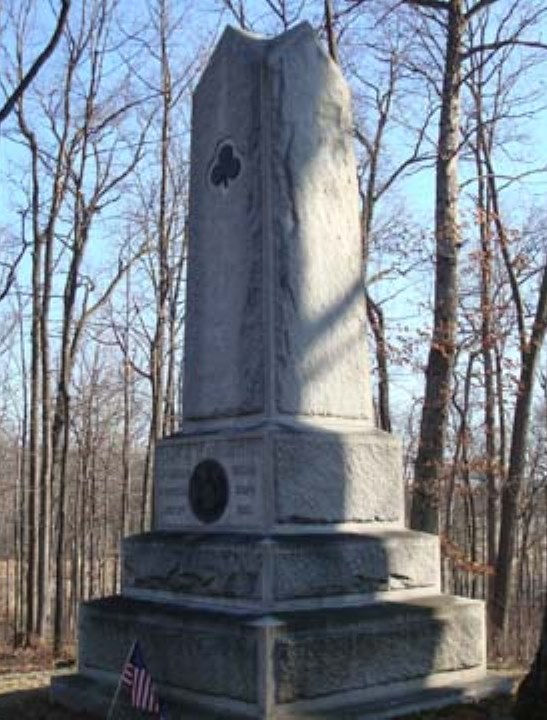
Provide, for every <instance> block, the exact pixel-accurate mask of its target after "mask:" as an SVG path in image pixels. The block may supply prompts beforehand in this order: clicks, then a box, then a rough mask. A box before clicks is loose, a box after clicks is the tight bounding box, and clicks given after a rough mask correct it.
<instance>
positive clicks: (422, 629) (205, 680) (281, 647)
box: [53, 596, 485, 719]
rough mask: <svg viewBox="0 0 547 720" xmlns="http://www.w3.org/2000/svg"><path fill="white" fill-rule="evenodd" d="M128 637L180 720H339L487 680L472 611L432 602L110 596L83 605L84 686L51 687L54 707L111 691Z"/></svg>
mask: <svg viewBox="0 0 547 720" xmlns="http://www.w3.org/2000/svg"><path fill="white" fill-rule="evenodd" d="M135 637H137V638H138V639H139V641H140V642H141V643H142V646H143V647H144V648H145V653H146V659H147V664H148V666H149V668H150V671H151V673H152V675H153V676H154V678H155V679H156V682H157V685H158V688H159V692H160V695H161V696H162V697H163V698H164V699H165V700H166V702H167V703H168V705H169V707H171V705H173V706H174V707H175V708H179V710H177V711H176V712H179V715H178V716H177V715H176V714H175V715H174V717H175V718H176V717H181V718H183V717H185V715H184V712H186V710H185V709H184V708H185V706H186V707H193V708H201V709H202V710H204V711H207V712H209V713H213V714H214V716H216V717H219V718H222V717H230V716H233V717H242V718H243V717H249V718H263V719H266V718H267V719H270V718H272V719H273V718H283V717H287V718H289V717H295V718H296V717H306V716H308V715H310V717H313V716H315V714H317V713H327V715H326V717H330V716H331V715H332V717H333V718H334V717H338V718H340V717H344V714H343V713H344V712H345V711H346V710H345V709H347V711H348V712H350V710H349V708H350V707H351V706H353V705H356V704H363V703H365V704H366V703H376V704H377V706H378V704H380V705H382V703H390V702H391V701H392V700H393V699H394V698H396V697H399V696H403V695H404V696H406V697H408V696H409V695H413V694H415V693H417V692H421V691H422V690H423V688H424V687H428V688H434V687H441V686H443V685H446V684H449V683H453V682H456V681H458V682H469V681H474V680H479V679H481V678H484V673H485V647H484V645H485V644H484V622H483V605H482V603H480V602H477V601H472V600H464V599H461V598H453V597H445V596H431V597H427V598H421V599H419V600H416V599H409V600H408V601H407V602H404V603H401V602H384V603H377V604H375V605H368V606H363V607H353V608H350V607H346V608H338V609H332V608H331V609H325V608H323V609H321V610H317V611H309V610H308V611H293V612H287V611H285V612H277V613H275V614H271V615H264V614H260V613H237V612H221V611H213V610H203V609H202V610H198V609H189V608H183V607H180V606H176V605H166V604H161V603H157V602H154V603H151V602H145V601H139V600H132V599H128V598H123V597H114V598H107V599H105V600H98V601H93V602H90V603H86V604H85V605H83V606H82V609H81V618H80V658H79V666H80V676H79V677H78V676H77V677H76V678H75V679H70V678H63V679H60V680H59V681H57V683H56V684H55V685H54V687H53V697H54V698H56V699H58V700H60V701H62V702H63V703H64V704H68V700H67V697H68V696H70V694H71V693H73V694H74V693H75V695H77V696H78V695H79V693H78V691H77V688H78V683H81V682H84V680H82V678H85V679H86V680H94V681H96V682H99V684H101V683H102V684H104V687H105V692H106V687H107V686H110V687H111V686H113V685H115V684H116V681H117V679H118V678H119V675H120V673H121V669H122V666H123V663H124V660H125V655H126V653H127V649H128V648H129V647H130V645H131V643H132V642H133V640H134V639H135ZM71 683H72V685H71ZM74 683H76V685H74ZM70 688H72V690H71V689H70ZM192 712H193V711H192ZM351 712H353V711H351ZM397 712H399V711H398V710H397ZM341 713H342V714H341ZM193 716H194V717H195V713H194V715H193ZM348 717H349V716H348ZM356 717H358V716H356ZM362 717H367V716H366V715H363V716H362ZM370 717H377V718H379V717H384V716H381V715H376V716H370ZM385 717H394V715H391V716H390V715H385Z"/></svg>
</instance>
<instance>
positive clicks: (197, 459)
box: [156, 437, 262, 530]
mask: <svg viewBox="0 0 547 720" xmlns="http://www.w3.org/2000/svg"><path fill="white" fill-rule="evenodd" d="M156 457H157V463H156V488H157V491H156V517H157V527H158V529H162V530H177V529H180V528H183V527H188V526H194V527H195V526H196V525H201V524H202V523H215V524H218V525H220V524H226V525H232V524H233V525H237V526H240V525H242V524H243V525H247V526H249V525H252V524H253V523H255V522H258V521H259V520H260V517H259V513H260V497H261V468H262V440H261V439H260V438H256V437H254V438H249V437H247V438H237V439H234V440H220V441H219V440H209V439H207V440H202V439H200V440H197V439H196V440H193V439H192V440H190V439H188V440H186V439H184V440H179V441H178V442H172V443H165V444H163V445H160V446H159V447H158V450H157V456H156ZM211 463H212V464H211ZM219 468H220V469H219Z"/></svg>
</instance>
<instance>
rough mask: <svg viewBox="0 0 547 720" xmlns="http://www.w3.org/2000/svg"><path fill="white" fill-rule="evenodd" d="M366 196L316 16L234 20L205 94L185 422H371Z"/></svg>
mask: <svg viewBox="0 0 547 720" xmlns="http://www.w3.org/2000/svg"><path fill="white" fill-rule="evenodd" d="M227 145H229V146H230V148H231V150H230V152H232V153H233V156H234V161H235V162H236V163H239V167H240V170H239V174H238V175H237V177H234V178H233V179H227V180H226V183H220V184H219V185H215V184H214V182H212V181H211V177H212V174H211V173H212V172H213V170H214V168H215V167H217V165H218V157H219V153H220V151H221V150H222V148H223V147H225V146H227ZM357 203H358V192H357V186H356V168H355V158H354V155H353V146H352V122H351V111H350V97H349V92H348V89H347V86H346V84H345V82H344V80H343V78H342V76H341V74H340V71H339V69H338V68H337V67H336V66H335V65H334V63H332V61H331V60H330V59H329V58H328V57H327V55H326V53H325V52H324V51H323V49H322V48H321V47H320V45H319V43H318V42H317V40H316V38H315V35H314V33H313V31H312V29H311V27H310V26H309V25H307V24H302V25H299V26H298V27H296V28H294V29H293V30H291V31H289V32H288V33H285V34H284V35H282V36H280V37H279V38H276V39H274V40H271V41H258V40H257V39H256V38H253V37H251V36H248V35H246V34H244V33H241V32H238V31H235V30H232V29H230V28H228V29H227V30H226V31H225V33H224V35H223V37H222V39H221V41H220V43H219V45H218V47H217V49H216V51H215V52H214V53H213V56H212V58H211V60H210V62H209V65H208V67H207V69H206V70H205V72H204V74H203V76H202V79H201V81H200V83H199V85H198V87H197V88H196V91H195V94H194V110H193V133H192V170H191V187H190V246H189V266H190V268H191V271H190V272H189V276H188V298H187V303H188V309H187V317H186V348H187V350H186V357H185V374H184V378H185V382H184V418H185V420H186V421H191V420H200V419H208V418H219V417H234V416H247V415H249V414H258V415H264V416H267V417H270V416H272V415H275V414H277V413H287V414H291V415H311V416H319V417H321V416H335V417H346V418H360V419H363V420H366V421H368V422H369V423H370V424H372V403H371V394H370V388H369V372H368V361H367V351H366V340H365V331H364V328H365V308H364V295H363V288H362V279H361V259H360V252H361V250H360V234H359V219H358V218H359V215H358V205H357ZM220 268H221V269H222V270H221V271H220V270H219V269H220Z"/></svg>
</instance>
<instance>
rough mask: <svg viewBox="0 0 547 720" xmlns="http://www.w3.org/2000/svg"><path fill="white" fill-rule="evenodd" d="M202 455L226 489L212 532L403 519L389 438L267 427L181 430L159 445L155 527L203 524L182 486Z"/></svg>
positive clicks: (394, 446)
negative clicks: (222, 476) (221, 474)
mask: <svg viewBox="0 0 547 720" xmlns="http://www.w3.org/2000/svg"><path fill="white" fill-rule="evenodd" d="M205 459H213V460H215V461H217V462H219V463H220V464H221V465H222V466H223V467H224V469H225V471H226V475H227V478H228V486H229V492H228V502H227V506H226V509H225V511H224V513H223V514H222V515H221V517H219V519H218V520H216V521H215V522H214V523H211V524H210V525H207V527H209V529H211V530H215V531H225V530H227V529H234V530H238V531H241V530H244V529H247V530H260V529H267V530H272V529H273V528H274V527H276V526H281V525H287V524H292V525H301V526H303V527H306V526H308V525H311V524H314V525H320V526H328V525H335V524H336V525H338V524H344V523H346V524H347V523H353V524H355V523H357V524H362V525H364V526H369V525H371V524H373V523H377V524H382V523H384V524H392V525H399V526H402V524H403V522H404V495H403V484H402V482H401V472H402V468H401V450H400V443H399V442H398V440H397V439H396V438H394V437H393V436H392V435H389V434H388V433H383V432H380V431H378V430H368V431H366V432H361V433H356V432H333V431H317V430H314V431H308V432H304V431H298V432H287V431H286V430H283V429H281V430H280V429H278V428H277V427H275V426H269V425H268V426H265V427H263V428H262V429H260V430H258V429H257V430H255V431H248V432H245V433H244V432H237V431H235V430H224V431H219V432H215V433H208V434H201V435H189V436H186V435H184V434H181V435H176V436H173V437H171V438H168V439H166V440H164V441H162V442H161V443H159V445H158V447H157V450H156V469H155V492H156V501H155V519H154V527H155V529H157V530H192V529H194V530H201V529H203V527H204V523H203V522H202V521H201V520H200V519H199V518H198V517H196V516H195V514H194V513H193V511H192V508H191V504H190V503H189V498H188V494H189V493H188V488H189V481H190V477H191V475H192V472H193V470H194V468H195V467H196V465H197V464H198V463H200V462H201V461H203V460H205Z"/></svg>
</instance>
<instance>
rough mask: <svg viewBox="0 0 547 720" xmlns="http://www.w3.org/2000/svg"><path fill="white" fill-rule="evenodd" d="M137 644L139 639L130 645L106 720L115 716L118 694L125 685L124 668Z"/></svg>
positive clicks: (110, 719)
mask: <svg viewBox="0 0 547 720" xmlns="http://www.w3.org/2000/svg"><path fill="white" fill-rule="evenodd" d="M136 644H137V641H136V640H133V644H132V645H131V647H130V649H129V652H128V653H127V657H126V658H125V662H124V664H123V665H122V671H121V673H120V677H119V679H118V685H117V687H116V692H115V693H114V697H113V698H112V702H111V703H110V707H109V708H108V714H107V716H106V720H112V718H113V717H114V716H113V715H112V712H113V710H114V708H115V707H116V703H117V701H118V696H119V694H120V690H121V689H122V685H123V673H124V670H125V666H126V665H127V663H128V662H129V658H130V657H131V655H133V650H134V649H135V645H136Z"/></svg>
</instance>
